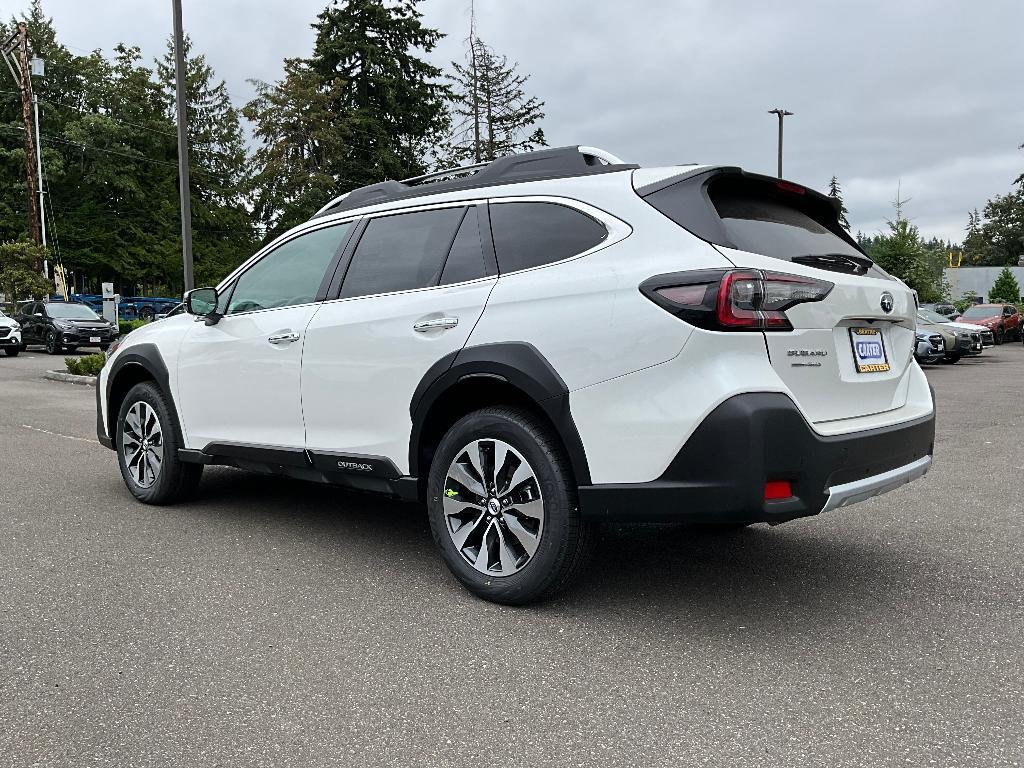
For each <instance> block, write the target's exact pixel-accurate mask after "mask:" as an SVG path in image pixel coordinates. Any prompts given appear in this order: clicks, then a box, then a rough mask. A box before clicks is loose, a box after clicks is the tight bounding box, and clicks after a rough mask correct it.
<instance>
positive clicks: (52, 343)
mask: <svg viewBox="0 0 1024 768" xmlns="http://www.w3.org/2000/svg"><path fill="white" fill-rule="evenodd" d="M63 351H64V348H63V347H61V345H60V337H59V336H58V335H57V332H56V331H50V332H49V333H48V334H46V353H47V354H48V355H59V354H60V353H61V352H63Z"/></svg>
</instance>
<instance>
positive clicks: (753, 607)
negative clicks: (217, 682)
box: [175, 469, 955, 635]
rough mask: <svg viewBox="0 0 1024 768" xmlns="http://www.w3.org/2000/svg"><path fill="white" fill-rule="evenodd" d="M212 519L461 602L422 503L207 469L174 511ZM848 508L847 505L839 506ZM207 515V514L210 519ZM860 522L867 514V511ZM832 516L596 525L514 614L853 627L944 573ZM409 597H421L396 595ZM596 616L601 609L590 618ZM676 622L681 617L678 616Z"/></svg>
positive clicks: (935, 584) (902, 546) (700, 625)
mask: <svg viewBox="0 0 1024 768" xmlns="http://www.w3.org/2000/svg"><path fill="white" fill-rule="evenodd" d="M186 508H187V509H188V513H189V514H193V515H195V516H196V517H197V518H201V519H203V520H206V521H207V522H213V523H215V524H217V525H220V526H224V525H228V526H233V527H237V526H239V525H246V526H248V525H249V524H250V523H252V522H253V521H258V522H259V523H260V525H261V526H262V530H261V531H260V532H259V533H258V534H256V535H257V536H261V537H266V541H265V542H263V544H264V545H265V546H266V547H268V548H269V547H275V548H280V547H282V546H283V547H289V546H300V547H311V546H312V547H316V548H320V547H323V548H324V549H323V551H322V553H321V554H322V556H323V557H324V558H325V559H327V560H328V561H330V560H331V559H333V558H344V560H345V561H346V564H347V568H349V569H365V570H366V571H367V572H369V571H372V569H374V568H379V567H380V563H381V562H382V561H384V562H386V563H388V564H392V565H389V566H388V567H389V569H390V568H391V567H394V568H395V570H394V571H389V572H390V573H391V575H392V576H395V577H396V578H399V579H402V580H409V581H415V582H417V583H418V584H420V585H421V586H424V587H426V588H427V591H428V592H430V591H431V590H433V594H432V597H431V599H432V600H438V601H447V602H450V601H451V600H452V599H453V598H454V599H457V600H470V601H472V600H473V598H471V597H469V596H468V595H467V594H465V593H463V592H462V591H461V589H460V588H459V587H458V585H457V584H455V582H454V580H453V579H451V577H450V576H449V575H448V574H447V572H446V571H445V569H444V568H443V566H442V565H441V563H440V558H439V556H438V555H437V553H436V550H435V547H434V543H433V541H432V539H431V535H430V530H429V525H428V523H427V518H426V512H425V510H424V509H423V508H422V507H420V506H418V505H415V504H406V503H401V502H397V501H390V500H386V499H381V498H379V497H375V496H371V495H368V494H367V495H363V494H359V493H356V492H350V491H346V490H342V489H337V488H333V487H329V486H319V485H314V484H311V483H303V482H300V481H293V480H289V479H287V478H276V477H266V476H257V475H250V474H247V473H243V472H239V471H236V470H226V469H217V470H214V471H210V472H208V473H207V476H206V477H205V478H204V480H203V484H202V486H201V490H200V496H199V498H198V499H197V500H196V501H195V502H192V503H191V504H189V505H187V507H176V508H175V509H180V510H181V511H182V512H184V511H185V509H186ZM844 514H846V515H849V514H850V513H849V512H844ZM211 518H213V519H212V520H211ZM869 522H870V520H869ZM835 523H836V520H835V517H834V516H831V517H828V518H822V519H820V520H815V519H810V520H804V521H796V522H793V523H789V524H787V525H784V526H779V527H777V528H768V527H767V526H765V525H757V526H753V527H750V528H746V529H741V530H739V531H737V532H734V533H731V534H716V533H708V532H707V531H706V530H705V529H701V528H694V527H687V526H681V525H668V526H665V525H621V526H618V525H617V526H612V525H604V526H600V527H599V528H598V531H597V542H596V546H595V547H594V551H593V554H592V557H591V560H590V562H589V564H588V565H587V566H586V568H585V569H584V571H583V572H582V573H581V575H580V578H579V579H577V581H576V582H575V583H574V584H573V585H572V586H570V587H569V588H568V589H567V590H566V591H565V592H564V593H562V594H561V595H559V596H556V597H555V598H553V599H552V600H551V601H549V602H547V603H543V604H541V605H538V606H533V607H530V608H527V609H524V610H527V611H530V612H539V613H542V614H556V615H562V616H565V615H567V614H568V615H573V616H576V617H580V618H581V619H582V618H586V619H587V621H593V620H602V621H605V622H608V625H609V626H613V625H615V624H617V623H620V622H624V623H632V622H634V621H637V620H640V619H642V620H643V621H645V622H652V621H653V622H655V623H659V622H671V623H673V624H676V623H678V622H679V621H680V620H681V619H684V620H689V621H692V622H693V627H692V629H693V630H695V631H699V632H703V633H707V632H713V631H714V629H715V627H720V628H721V629H722V630H723V631H732V630H731V629H730V628H731V627H733V626H734V625H735V624H736V623H737V622H740V623H741V624H744V626H750V627H751V628H753V627H755V626H756V627H759V628H760V629H762V630H766V631H774V632H778V633H780V634H782V635H786V634H788V633H789V632H792V631H797V629H796V628H797V627H798V626H801V625H803V624H805V623H806V622H808V621H818V622H823V623H824V624H825V625H827V624H829V622H830V621H831V620H834V621H838V622H840V623H842V624H844V625H845V623H846V622H847V621H848V620H849V617H850V616H852V615H856V616H859V617H860V620H861V622H862V624H863V625H865V626H869V625H871V624H873V623H875V622H874V621H873V620H872V615H874V619H877V620H881V617H884V616H886V615H890V616H891V615H892V614H893V613H894V612H900V611H902V610H903V608H902V607H901V604H903V603H906V604H911V605H912V604H913V601H914V595H915V594H918V593H919V590H922V589H924V588H927V589H930V590H931V591H932V592H934V591H935V589H936V588H938V589H944V588H945V586H944V584H945V583H946V582H949V583H952V582H953V581H955V579H954V577H953V575H952V566H950V568H951V570H950V572H949V573H947V572H945V569H944V568H943V564H942V563H938V564H936V563H934V562H933V563H931V564H926V563H923V562H922V561H921V560H920V558H912V557H909V556H908V552H907V550H906V543H905V542H903V543H900V542H897V541H887V540H886V539H885V537H884V536H883V535H881V534H880V531H879V530H878V529H876V527H875V526H874V525H870V526H869V528H867V529H865V528H864V527H862V526H858V525H856V524H854V525H851V526H847V525H843V526H841V527H837V526H836V524H835ZM408 599H410V600H422V599H423V593H422V592H419V591H417V592H416V593H413V594H410V595H409V598H408ZM599 617H601V618H600V619H599ZM686 617H689V619H686Z"/></svg>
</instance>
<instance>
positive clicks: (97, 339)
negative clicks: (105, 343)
mask: <svg viewBox="0 0 1024 768" xmlns="http://www.w3.org/2000/svg"><path fill="white" fill-rule="evenodd" d="M89 343H90V344H99V343H100V337H99V336H90V337H89Z"/></svg>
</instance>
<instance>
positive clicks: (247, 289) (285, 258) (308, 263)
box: [228, 224, 352, 314]
mask: <svg viewBox="0 0 1024 768" xmlns="http://www.w3.org/2000/svg"><path fill="white" fill-rule="evenodd" d="M351 226H352V225H351V224H338V225H337V226H334V227H325V228H323V229H316V230H313V231H312V232H307V233H306V234H304V235H299V236H298V237H296V238H293V239H292V240H289V241H288V242H287V243H285V244H284V245H281V246H280V247H278V248H276V249H274V250H273V251H271V252H270V253H268V254H267V255H266V256H264V257H263V258H262V259H260V260H259V261H258V262H257V263H256V264H255V265H254V266H252V267H250V268H249V269H248V270H246V271H245V272H244V273H243V274H242V276H241V277H239V278H238V282H237V283H236V284H235V290H234V291H233V292H232V294H231V303H230V304H229V305H228V314H232V313H236V312H253V311H255V310H259V309H274V308H277V307H294V306H296V305H298V304H308V303H310V302H311V301H314V300H315V299H316V292H317V289H318V288H319V287H320V283H321V282H322V281H323V279H324V275H325V273H326V272H327V267H328V266H330V263H331V260H332V259H333V258H334V255H335V254H336V253H337V252H338V250H339V249H340V248H341V247H342V246H343V245H344V243H345V237H346V235H348V231H349V228H350V227H351Z"/></svg>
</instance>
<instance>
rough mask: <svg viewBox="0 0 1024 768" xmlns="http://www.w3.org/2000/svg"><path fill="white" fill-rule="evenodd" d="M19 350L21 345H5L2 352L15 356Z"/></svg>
mask: <svg viewBox="0 0 1024 768" xmlns="http://www.w3.org/2000/svg"><path fill="white" fill-rule="evenodd" d="M19 352H21V347H7V349H5V350H4V354H6V355H7V356H8V357H17V356H18V353H19Z"/></svg>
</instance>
